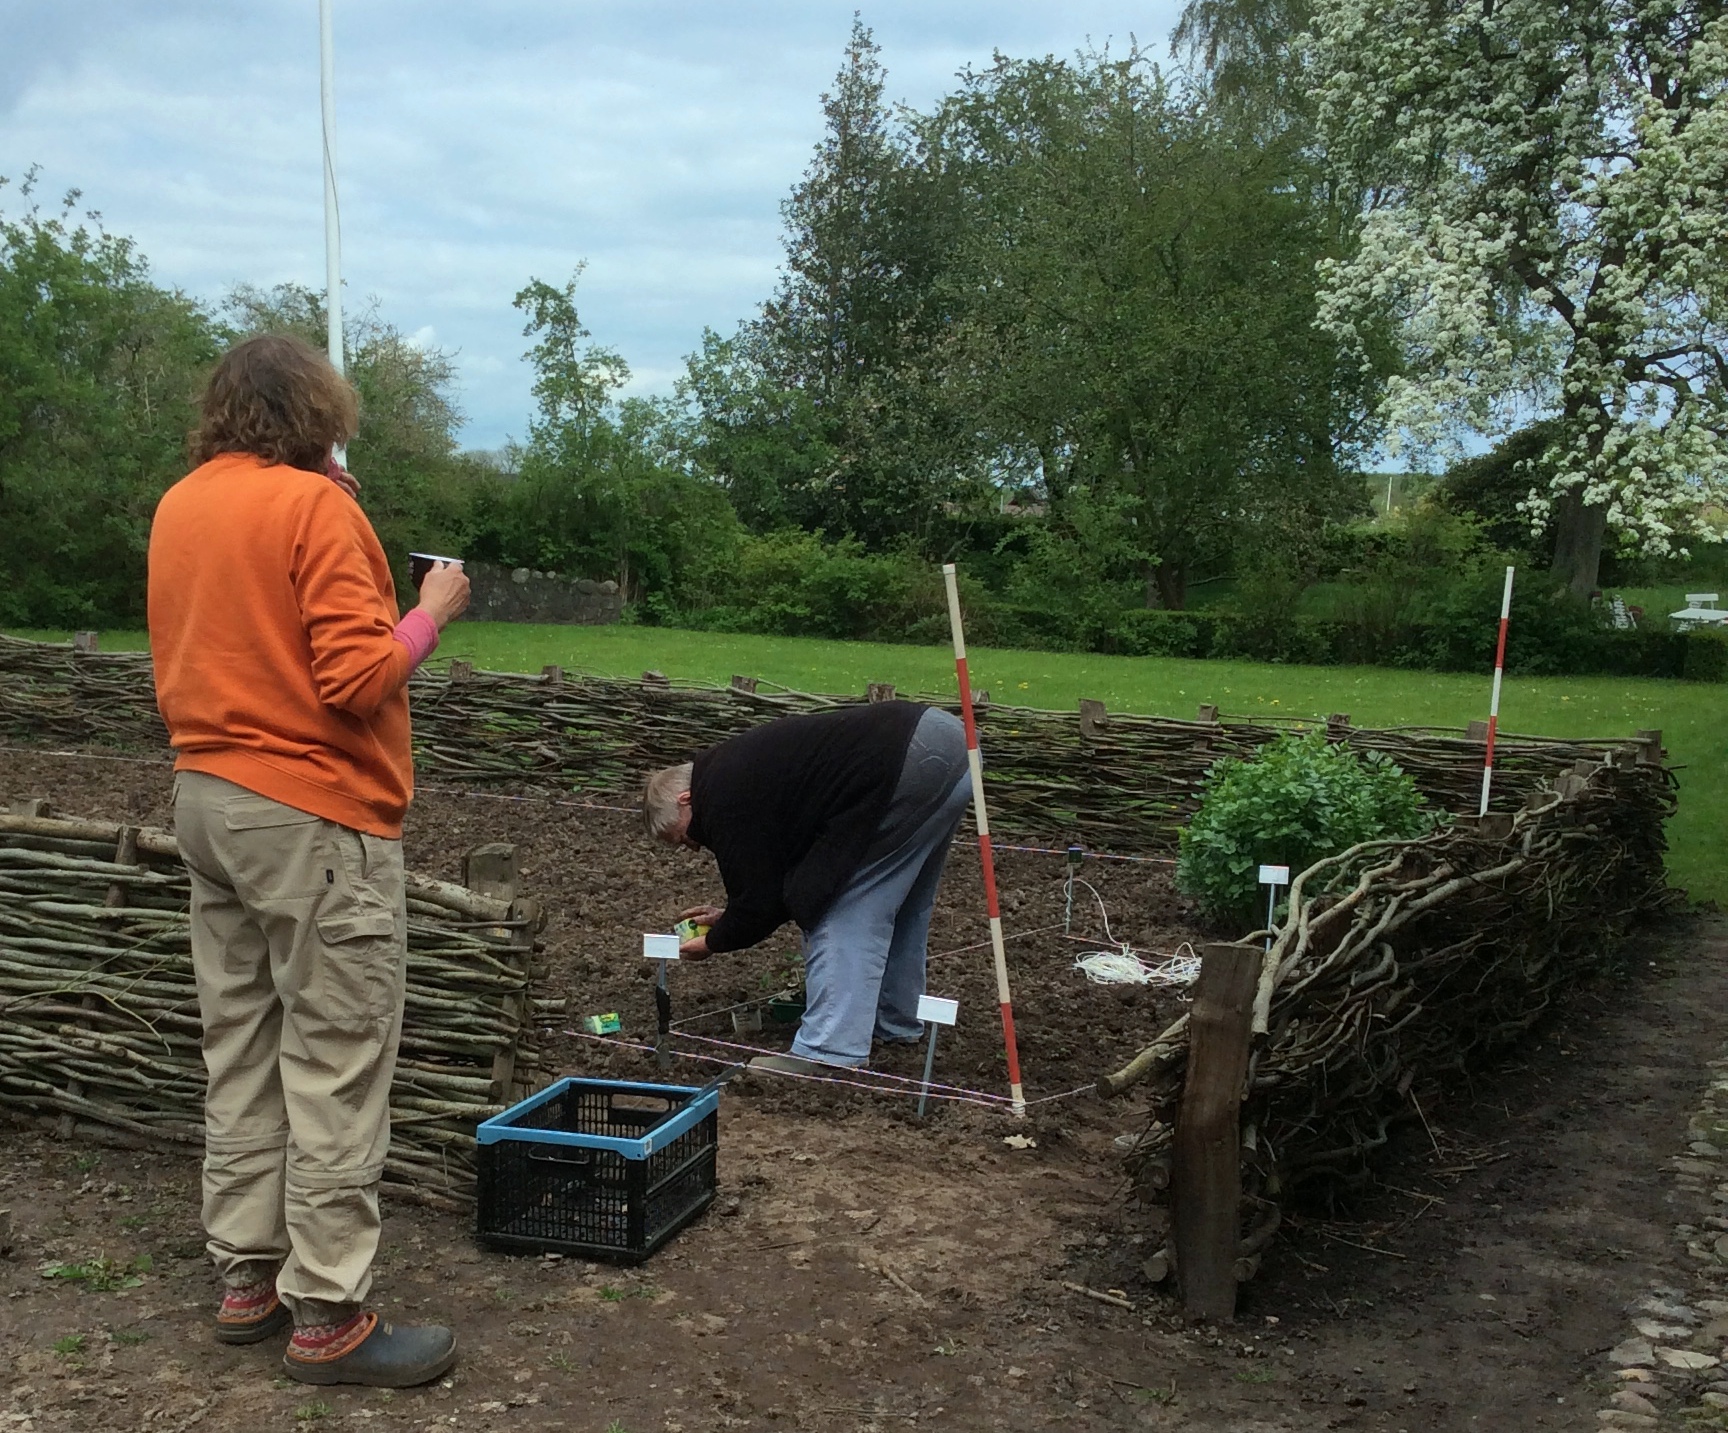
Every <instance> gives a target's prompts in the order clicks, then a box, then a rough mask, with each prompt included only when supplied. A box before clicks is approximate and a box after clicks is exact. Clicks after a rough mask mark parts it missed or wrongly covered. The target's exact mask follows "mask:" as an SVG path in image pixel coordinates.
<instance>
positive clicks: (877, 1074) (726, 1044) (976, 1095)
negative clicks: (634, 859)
mask: <svg viewBox="0 0 1728 1433" xmlns="http://www.w3.org/2000/svg"><path fill="white" fill-rule="evenodd" d="M564 1033H565V1034H566V1035H573V1036H575V1037H576V1039H578V1040H594V1041H598V1042H599V1043H601V1044H603V1045H612V1046H617V1047H622V1048H624V1049H627V1050H641V1051H643V1052H645V1053H647V1054H653V1053H654V1049H655V1047H654V1046H652V1045H648V1044H644V1043H642V1042H641V1041H639V1040H625V1039H623V1038H621V1037H620V1036H617V1035H590V1034H589V1033H588V1032H587V1031H585V1030H566V1031H565V1032H564ZM681 1038H682V1039H685V1040H702V1039H703V1037H702V1036H700V1035H684V1036H681ZM705 1043H707V1044H710V1045H719V1046H721V1047H723V1048H725V1049H730V1050H748V1051H749V1052H750V1053H751V1054H752V1055H775V1054H779V1053H780V1052H779V1051H777V1050H765V1049H762V1048H761V1047H759V1046H756V1045H737V1044H733V1043H731V1042H730V1041H726V1040H708V1041H706V1042H705ZM677 1054H678V1058H679V1059H680V1060H700V1061H702V1062H703V1063H704V1064H709V1065H725V1066H727V1067H728V1068H729V1069H734V1070H742V1069H746V1068H748V1062H746V1061H744V1060H728V1059H726V1058H725V1057H724V1056H722V1055H704V1054H702V1053H701V1051H699V1050H680V1051H678V1052H677ZM837 1068H843V1067H837ZM759 1073H761V1074H771V1075H783V1076H785V1077H786V1078H788V1079H792V1080H809V1081H811V1082H812V1083H814V1084H818V1085H844V1086H846V1087H847V1088H848V1089H854V1090H863V1091H865V1092H866V1093H867V1094H872V1095H906V1096H911V1095H915V1094H917V1093H919V1092H920V1091H921V1090H922V1089H923V1087H924V1082H923V1081H922V1080H915V1079H912V1078H911V1077H910V1076H907V1075H891V1074H889V1073H888V1072H886V1071H884V1070H864V1069H859V1070H853V1071H851V1072H850V1073H853V1074H859V1075H869V1076H871V1077H873V1078H875V1079H879V1080H904V1081H906V1082H907V1083H908V1084H910V1086H911V1088H910V1089H894V1088H891V1087H886V1086H883V1085H866V1084H863V1083H861V1082H859V1081H857V1080H842V1079H839V1078H838V1077H836V1076H832V1075H801V1074H797V1073H795V1072H793V1071H791V1070H763V1071H759ZM1096 1088H1097V1087H1096V1086H1095V1085H1079V1086H1076V1087H1075V1088H1074V1089H1072V1090H1064V1091H1063V1092H1062V1093H1061V1094H1056V1095H1041V1096H1040V1097H1039V1098H1038V1099H1035V1100H1027V1101H1026V1104H1027V1105H1047V1104H1051V1103H1053V1102H1054V1101H1056V1100H1069V1099H1073V1098H1074V1096H1075V1095H1084V1094H1089V1093H1091V1092H1092V1091H1093V1090H1095V1089H1096ZM948 1092H951V1093H948ZM930 1098H931V1099H934V1100H951V1101H953V1102H955V1103H957V1104H969V1105H980V1106H982V1107H983V1108H985V1109H1000V1108H1002V1106H1004V1105H1011V1104H1013V1100H1011V1099H1010V1098H1009V1097H1008V1096H1007V1095H993V1094H991V1093H990V1092H989V1091H988V1090H969V1089H966V1088H965V1087H964V1086H963V1085H943V1084H937V1083H936V1082H934V1081H932V1082H931V1085H930Z"/></svg>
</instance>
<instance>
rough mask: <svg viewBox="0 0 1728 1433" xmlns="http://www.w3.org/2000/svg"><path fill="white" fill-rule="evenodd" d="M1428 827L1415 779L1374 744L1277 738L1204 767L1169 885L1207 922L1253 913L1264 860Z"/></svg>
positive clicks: (1303, 864) (1302, 858)
mask: <svg viewBox="0 0 1728 1433" xmlns="http://www.w3.org/2000/svg"><path fill="white" fill-rule="evenodd" d="M1430 825H1432V818H1431V817H1430V815H1429V814H1428V813H1427V812H1426V811H1425V810H1424V809H1423V805H1422V796H1421V793H1420V792H1418V791H1417V789H1416V783H1415V782H1413V781H1412V780H1411V779H1410V778H1409V777H1408V776H1407V775H1405V773H1404V771H1403V770H1402V769H1401V768H1400V767H1399V766H1398V765H1397V764H1396V763H1395V762H1393V761H1391V760H1390V759H1389V758H1387V757H1385V756H1384V755H1382V754H1381V753H1380V752H1374V751H1371V752H1368V753H1367V754H1365V755H1363V756H1358V755H1357V754H1356V753H1355V752H1354V751H1353V750H1351V748H1350V747H1348V746H1344V745H1335V744H1333V743H1331V742H1328V741H1327V740H1326V736H1325V733H1324V732H1312V733H1309V734H1308V735H1305V736H1303V735H1292V736H1282V737H1279V738H1278V739H1277V740H1276V741H1273V742H1269V743H1268V744H1267V745H1265V746H1263V747H1261V748H1260V750H1259V751H1258V752H1257V753H1256V754H1255V755H1254V757H1253V758H1252V759H1250V760H1246V761H1244V760H1240V759H1238V758H1235V757H1226V758H1224V759H1223V760H1222V761H1219V762H1217V763H1215V764H1214V765H1213V767H1212V769H1211V771H1209V772H1208V773H1207V775H1206V783H1205V787H1204V789H1203V792H1202V795H1201V799H1200V809H1199V810H1198V811H1196V812H1195V813H1194V818H1193V819H1192V820H1191V821H1190V822H1189V823H1188V825H1187V826H1186V827H1185V828H1184V829H1183V831H1182V850H1181V857H1180V859H1179V860H1178V862H1177V866H1176V884H1177V885H1178V886H1179V887H1180V888H1181V889H1182V890H1183V891H1184V892H1186V893H1187V894H1188V895H1191V896H1193V897H1195V898H1196V899H1197V900H1198V901H1199V902H1200V905H1201V908H1202V909H1203V910H1204V911H1205V912H1206V914H1207V915H1208V916H1209V917H1211V918H1213V919H1215V920H1220V921H1222V920H1227V919H1237V920H1252V919H1254V918H1255V914H1256V904H1257V901H1258V899H1259V883H1258V875H1259V867H1260V865H1261V864H1262V863H1263V862H1264V863H1269V864H1272V865H1280V866H1289V867H1290V871H1291V874H1292V875H1294V874H1296V873H1297V872H1299V871H1302V870H1305V869H1306V868H1307V867H1309V866H1311V865H1313V864H1314V862H1316V861H1318V860H1320V859H1322V858H1323V857H1326V856H1332V855H1336V854H1337V853H1338V852H1340V851H1343V850H1347V849H1348V848H1349V847H1351V846H1354V845H1356V844H1357V843H1358V842H1361V841H1373V840H1378V839H1381V838H1402V837H1410V836H1417V835H1420V834H1421V833H1422V832H1423V831H1425V830H1427V829H1428V828H1429V826H1430Z"/></svg>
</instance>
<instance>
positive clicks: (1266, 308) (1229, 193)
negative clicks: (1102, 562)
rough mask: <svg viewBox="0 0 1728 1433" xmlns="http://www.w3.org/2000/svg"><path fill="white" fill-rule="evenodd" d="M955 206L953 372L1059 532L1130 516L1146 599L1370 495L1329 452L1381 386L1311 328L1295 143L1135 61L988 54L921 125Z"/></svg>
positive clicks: (1307, 205) (1178, 601)
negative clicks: (953, 182)
mask: <svg viewBox="0 0 1728 1433" xmlns="http://www.w3.org/2000/svg"><path fill="white" fill-rule="evenodd" d="M925 137H926V142H927V144H928V146H929V148H930V150H931V152H932V153H933V154H935V155H936V156H938V158H939V162H940V163H942V164H943V165H944V166H945V167H946V168H947V169H948V170H949V171H950V172H951V173H952V174H954V175H955V176H956V177H957V179H958V181H959V183H960V185H961V188H962V193H963V196H964V203H965V220H966V222H965V226H964V236H965V237H964V238H963V239H962V241H961V247H960V254H959V256H958V257H957V259H956V261H955V262H954V264H953V265H952V267H951V269H950V293H951V295H952V304H953V309H954V313H955V319H954V325H953V332H952V335H951V338H950V341H949V347H948V351H947V354H946V359H947V366H946V372H947V382H948V384H949V385H950V388H951V390H952V391H953V393H954V394H955V395H956V400H957V401H958V402H959V403H960V405H961V406H962V407H964V408H966V409H969V410H970V411H973V412H975V413H976V414H978V415H979V419H980V426H981V428H982V429H983V430H984V431H985V432H986V433H987V434H988V436H989V438H990V440H991V441H992V442H993V443H994V444H995V445H996V452H997V454H998V459H997V464H998V469H999V471H1002V472H1016V473H1021V474H1028V475H1030V476H1031V478H1032V480H1033V481H1035V482H1036V484H1037V485H1038V486H1039V488H1040V489H1041V490H1042V492H1043V494H1044V495H1045V496H1046V497H1047V499H1048V502H1049V516H1050V521H1051V523H1052V524H1053V525H1054V526H1055V527H1056V528H1057V529H1058V530H1063V529H1065V530H1067V531H1068V532H1069V533H1070V534H1071V535H1072V536H1073V537H1074V538H1075V539H1076V540H1077V541H1082V542H1084V544H1085V545H1086V546H1087V548H1088V549H1089V550H1091V551H1092V552H1094V553H1097V552H1098V551H1099V549H1098V547H1097V543H1098V541H1099V539H1100V537H1101V536H1102V534H1101V533H1099V532H1098V531H1096V530H1094V532H1093V533H1091V534H1089V535H1087V536H1085V537H1082V530H1081V525H1080V523H1079V515H1080V512H1081V506H1080V505H1081V502H1082V500H1084V502H1085V505H1086V506H1085V511H1086V512H1088V513H1091V514H1096V513H1097V512H1098V511H1100V510H1101V509H1103V508H1109V509H1110V510H1112V511H1114V512H1115V513H1116V514H1118V515H1119V519H1120V520H1119V523H1118V524H1116V526H1115V529H1114V533H1113V538H1112V540H1111V544H1112V546H1113V548H1114V552H1113V553H1112V554H1111V556H1110V563H1111V566H1112V568H1113V570H1114V571H1115V574H1116V577H1117V580H1118V581H1126V582H1132V583H1138V584H1142V585H1143V587H1144V591H1145V594H1146V598H1147V602H1148V605H1162V606H1165V607H1170V608H1179V607H1181V606H1183V605H1184V603H1185V601H1186V589H1187V584H1188V581H1189V579H1190V577H1191V576H1192V575H1193V574H1194V573H1195V572H1196V571H1197V570H1198V569H1201V568H1205V567H1216V566H1218V565H1223V564H1229V563H1231V562H1233V561H1234V560H1236V559H1238V558H1240V557H1242V556H1243V555H1244V554H1247V553H1250V552H1252V551H1253V550H1254V548H1255V547H1256V546H1257V545H1264V544H1266V543H1268V542H1270V541H1271V540H1273V538H1274V537H1275V536H1276V535H1277V534H1278V533H1279V532H1281V531H1284V530H1286V529H1287V528H1288V526H1289V524H1290V522H1291V521H1292V520H1295V521H1297V522H1298V523H1300V524H1303V525H1307V526H1310V527H1311V526H1312V525H1313V524H1315V523H1317V522H1319V521H1321V520H1323V519H1324V518H1325V517H1328V516H1332V515H1337V514H1342V513H1345V512H1348V511H1350V510H1351V509H1352V508H1354V507H1356V506H1358V505H1359V504H1360V502H1361V487H1360V483H1359V481H1358V480H1357V479H1356V478H1355V477H1354V475H1353V473H1350V472H1348V471H1346V470H1345V469H1343V468H1341V467H1340V464H1339V461H1338V458H1339V453H1340V449H1341V448H1347V446H1348V445H1349V444H1350V443H1351V440H1352V439H1353V438H1360V437H1361V436H1364V435H1365V433H1366V431H1367V430H1366V428H1365V426H1364V423H1363V419H1364V416H1365V411H1364V410H1365V400H1366V397H1367V394H1368V392H1369V390H1370V387H1371V381H1372V375H1371V373H1369V372H1368V371H1366V370H1359V369H1356V368H1354V367H1353V366H1351V365H1348V364H1345V363H1343V362H1341V361H1340V352H1339V347H1338V344H1337V342H1336V341H1335V340H1334V339H1332V338H1330V337H1328V336H1327V335H1324V334H1321V333H1319V332H1317V331H1316V330H1315V328H1314V324H1313V319H1314V315H1315V302H1316V283H1317V281H1316V277H1315V263H1316V260H1317V259H1319V258H1320V257H1322V256H1323V255H1326V254H1328V253H1334V252H1337V250H1338V246H1339V244H1340V243H1341V239H1340V234H1339V226H1338V223H1337V215H1336V214H1335V212H1334V211H1333V209H1332V207H1331V205H1330V203H1329V196H1328V194H1327V192H1326V191H1325V190H1324V187H1323V185H1321V184H1320V182H1319V181H1318V179H1317V177H1316V176H1315V175H1314V174H1313V173H1312V172H1311V170H1310V167H1309V165H1308V163H1307V160H1306V157H1305V156H1304V155H1303V154H1302V153H1301V151H1300V148H1299V145H1298V144H1297V143H1296V141H1295V140H1294V139H1292V138H1290V137H1288V136H1283V137H1275V138H1273V139H1271V140H1267V141H1263V140H1260V139H1258V138H1257V137H1256V136H1255V135H1254V134H1252V133H1250V132H1246V131H1244V130H1243V129H1242V128H1241V127H1240V126H1238V125H1237V124H1235V123H1234V121H1233V120H1231V119H1230V118H1229V117H1227V116H1222V115H1220V114H1218V113H1217V112H1216V111H1214V110H1213V109H1211V108H1209V107H1208V105H1207V104H1206V102H1205V98H1204V96H1203V95H1199V94H1195V93H1189V92H1184V91H1181V90H1179V89H1176V88H1173V87H1172V86H1171V85H1170V84H1169V83H1168V82H1167V81H1166V80H1165V78H1164V77H1163V76H1162V75H1161V74H1160V73H1159V72H1158V71H1157V70H1156V69H1155V68H1154V67H1152V66H1151V65H1149V64H1148V63H1146V61H1145V60H1144V58H1143V57H1142V56H1140V55H1138V54H1134V55H1131V56H1129V57H1127V58H1126V59H1122V60H1111V59H1109V58H1108V57H1103V56H1094V57H1090V58H1089V59H1086V60H1084V61H1083V62H1082V63H1079V64H1075V65H1069V64H1063V63H1059V62H1056V61H1051V60H1046V61H1036V62H1017V61H1009V60H999V61H998V62H997V64H996V65H995V66H994V67H993V68H991V69H990V70H988V71H985V72H983V73H980V74H975V75H971V76H969V77H967V79H966V81H965V84H964V86H963V88H962V90H961V91H960V93H959V94H957V95H956V96H954V97H952V98H951V99H950V100H949V101H948V102H947V103H946V104H945V105H944V106H943V107H942V109H941V110H940V111H939V113H938V114H937V115H936V116H934V117H933V118H932V119H931V120H930V122H929V123H928V125H927V126H926V129H925Z"/></svg>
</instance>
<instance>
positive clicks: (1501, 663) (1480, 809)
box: [1476, 567, 1513, 816]
mask: <svg viewBox="0 0 1728 1433" xmlns="http://www.w3.org/2000/svg"><path fill="white" fill-rule="evenodd" d="M1512 572H1513V569H1512V568H1510V567H1508V568H1507V569H1506V590H1505V591H1504V592H1503V593H1501V595H1500V640H1499V642H1498V643H1497V644H1496V645H1495V648H1494V693H1493V695H1492V696H1490V697H1489V698H1488V746H1487V749H1486V750H1485V751H1484V753H1483V755H1482V800H1481V803H1480V804H1479V805H1478V806H1477V808H1476V814H1477V815H1478V816H1486V815H1487V814H1488V791H1489V788H1490V787H1492V786H1493V784H1494V733H1495V731H1496V730H1497V729H1498V728H1499V726H1500V675H1501V673H1502V672H1503V671H1504V670H1505V668H1506V625H1507V623H1508V622H1510V621H1511V619H1512Z"/></svg>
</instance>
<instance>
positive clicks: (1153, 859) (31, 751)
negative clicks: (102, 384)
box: [0, 746, 1176, 949]
mask: <svg viewBox="0 0 1728 1433" xmlns="http://www.w3.org/2000/svg"><path fill="white" fill-rule="evenodd" d="M0 752H6V753H8V754H10V755H14V756H57V757H64V758H71V759H76V760H79V761H119V762H124V763H125V764H127V765H129V766H168V765H170V764H171V762H172V758H163V757H156V756H115V755H113V754H111V753H107V752H96V751H63V750H59V749H49V748H46V747H40V746H0ZM416 789H417V790H419V791H424V792H426V793H428V794H429V795H433V796H469V797H472V798H474V799H475V800H476V801H531V802H538V803H540V804H541V805H544V806H566V807H571V808H574V809H577V810H582V811H615V812H617V813H618V814H619V815H621V816H640V815H641V814H642V808H641V807H640V806H611V805H608V804H607V803H605V802H603V801H564V800H561V799H560V798H558V797H556V796H533V795H517V794H514V793H511V792H505V791H465V790H463V789H462V788H461V787H459V786H427V785H424V784H421V785H419V786H418V787H417V788H416ZM968 839H970V840H973V841H976V840H977V838H976V837H970V838H968ZM995 849H996V850H998V851H1021V852H1025V853H1026V854H1029V855H1034V856H1067V855H1068V854H1069V853H1068V852H1067V851H1064V850H1058V849H1057V848H1056V847H1054V846H1009V845H1002V844H997V845H996V846H995ZM1080 857H1081V859H1082V860H1087V861H1132V862H1137V863H1140V864H1145V865H1153V866H1174V865H1175V864H1176V858H1175V857H1174V856H1121V855H1117V854H1116V853H1115V852H1113V851H1082V852H1080ZM984 943H985V944H988V943H989V942H987V941H986V942H984ZM970 948H971V947H968V949H970Z"/></svg>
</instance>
